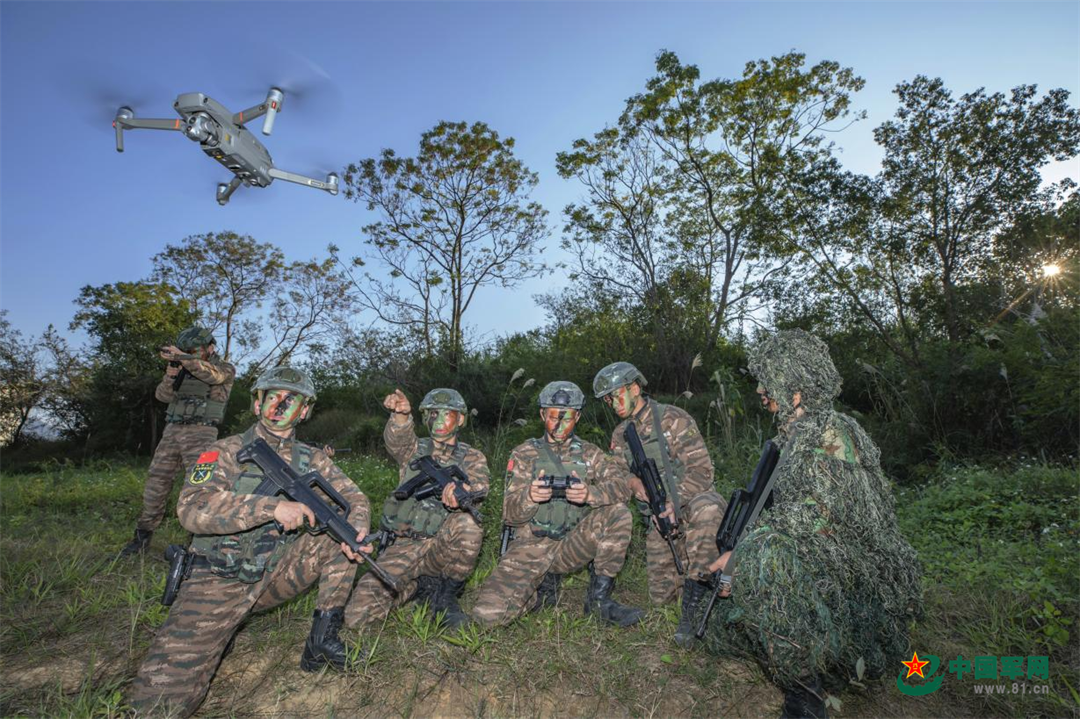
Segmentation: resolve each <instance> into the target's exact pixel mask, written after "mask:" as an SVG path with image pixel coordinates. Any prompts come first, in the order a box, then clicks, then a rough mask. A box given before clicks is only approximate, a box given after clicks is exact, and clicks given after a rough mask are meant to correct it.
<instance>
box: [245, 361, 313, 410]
mask: <svg viewBox="0 0 1080 719" xmlns="http://www.w3.org/2000/svg"><path fill="white" fill-rule="evenodd" d="M269 389H287V390H289V391H290V392H299V393H300V394H302V395H304V397H306V398H307V403H308V404H312V403H313V402H314V401H315V383H314V382H312V381H311V377H309V376H308V373H307V372H305V371H304V370H300V369H295V368H293V367H285V366H282V367H274V368H273V369H268V370H266V371H265V372H263V373H262V374H261V375H259V378H258V379H257V380H255V384H253V385H252V386H251V393H252V394H255V393H256V392H262V391H265V390H269Z"/></svg>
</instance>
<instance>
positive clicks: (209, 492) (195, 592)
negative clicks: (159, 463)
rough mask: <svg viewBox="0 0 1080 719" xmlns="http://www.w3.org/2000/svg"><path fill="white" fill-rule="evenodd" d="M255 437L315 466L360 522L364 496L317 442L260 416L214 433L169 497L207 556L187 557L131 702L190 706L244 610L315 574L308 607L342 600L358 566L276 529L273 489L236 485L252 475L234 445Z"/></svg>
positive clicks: (283, 594)
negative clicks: (242, 428)
mask: <svg viewBox="0 0 1080 719" xmlns="http://www.w3.org/2000/svg"><path fill="white" fill-rule="evenodd" d="M256 437H259V438H262V439H264V440H266V441H267V443H269V444H270V446H271V447H273V448H274V449H275V450H276V451H277V453H278V454H279V455H280V456H281V458H282V459H284V460H286V461H288V462H290V463H291V464H292V465H293V467H294V469H297V471H301V470H306V471H312V470H314V471H318V472H319V473H320V474H322V476H323V477H325V478H326V479H327V480H329V481H330V482H331V483H332V484H333V486H334V488H335V489H337V490H338V491H339V492H340V493H341V494H342V496H343V497H345V499H346V501H348V502H349V504H350V505H351V506H352V512H351V514H350V515H349V520H350V522H351V523H352V524H353V526H355V527H357V529H361V528H366V527H367V526H368V512H369V510H368V501H367V498H366V497H365V496H364V495H363V493H362V492H361V491H360V490H359V489H358V488H357V487H356V485H355V484H353V482H352V480H350V479H349V478H348V477H347V476H346V475H345V474H344V473H343V472H342V471H341V470H340V469H338V468H337V466H335V465H334V463H333V462H332V461H330V459H329V457H327V456H326V455H325V454H324V453H323V452H322V451H321V450H319V449H316V448H314V447H308V446H306V445H303V444H302V443H300V442H297V441H294V440H292V439H288V440H282V439H280V438H278V437H277V436H275V435H274V434H272V433H270V432H269V431H267V430H266V429H265V428H264V427H263V426H262V425H261V424H256V425H255V426H254V427H252V428H251V429H249V430H248V431H247V432H245V433H244V434H243V435H234V436H232V437H227V438H225V439H222V440H220V441H218V442H215V443H213V444H212V445H211V446H210V447H209V448H208V449H207V451H206V452H204V453H203V455H202V456H201V457H199V461H198V462H197V463H195V466H194V467H193V468H192V471H191V473H190V474H189V476H188V478H187V481H186V482H185V484H184V488H183V490H181V492H180V499H179V501H178V503H177V513H178V515H179V517H180V523H181V524H182V525H183V526H184V528H186V529H188V530H189V531H191V532H193V533H194V534H195V538H194V540H193V543H192V550H193V551H194V552H195V553H196V555H197V556H199V557H206V558H205V559H202V560H199V559H196V561H195V562H194V566H193V569H192V572H191V576H190V578H189V579H187V580H186V581H185V582H184V583H183V585H181V588H180V593H179V596H178V597H177V599H176V602H175V603H174V604H173V606H172V608H171V610H170V612H169V616H168V619H166V621H165V624H164V625H163V626H162V627H161V629H160V630H158V633H157V635H156V636H155V638H154V642H153V645H152V646H151V647H150V651H149V653H148V654H147V657H146V659H145V660H144V661H143V663H142V666H141V667H140V668H139V673H138V676H136V678H135V681H134V684H133V686H132V691H131V704H132V705H133V706H134V707H135V708H136V709H137V710H138V711H140V712H144V713H150V712H155V713H156V712H167V713H169V714H175V715H179V716H188V715H190V714H192V713H193V712H194V711H195V710H196V709H197V708H198V706H199V704H200V703H201V702H202V700H203V697H204V696H205V695H206V691H207V689H208V688H209V686H210V680H211V678H212V677H213V675H214V672H215V671H216V670H217V666H218V664H219V662H220V661H221V656H222V654H223V653H224V651H225V648H226V646H228V644H229V641H230V640H231V639H232V637H233V635H234V634H235V633H236V630H237V628H238V627H239V626H240V623H241V622H242V621H243V620H244V618H245V617H247V616H248V615H249V614H250V613H251V612H253V611H259V610H263V609H270V608H271V607H275V606H277V605H279V604H281V603H282V602H285V601H287V600H289V599H291V598H293V597H295V596H297V595H298V594H300V593H301V592H303V591H305V590H306V589H307V588H308V587H310V586H311V585H312V584H314V583H315V582H318V583H319V594H318V598H317V600H316V607H317V609H316V614H317V615H318V614H319V612H320V611H321V610H330V609H332V608H336V607H341V606H343V605H344V604H345V601H346V599H347V598H348V596H349V590H350V589H351V588H352V582H353V579H354V578H355V576H356V570H357V566H356V565H355V564H353V563H352V562H350V561H349V559H348V558H346V557H345V555H344V554H342V552H341V549H340V546H339V545H338V544H337V543H336V542H334V541H333V540H332V539H330V538H329V537H328V536H327V535H318V536H315V535H311V534H308V533H306V532H290V533H287V534H284V535H282V534H279V533H278V531H277V530H276V529H274V528H273V525H272V524H271V522H273V519H274V509H275V508H276V506H277V505H278V503H280V502H281V501H283V500H282V498H281V497H265V496H255V495H251V494H246V493H243V492H237V491H236V490H237V489H238V488H239V484H240V483H241V482H245V481H246V482H247V485H246V486H251V483H252V482H254V481H256V480H258V479H260V478H261V472H260V471H259V470H258V468H257V467H255V466H254V465H247V466H245V465H240V464H239V463H237V461H236V454H237V452H238V451H239V450H240V448H241V447H242V446H244V445H245V444H247V443H248V442H249V441H251V440H252V439H254V438H256ZM302 456H306V458H307V459H306V460H302V459H301V457H302ZM304 464H306V465H307V466H306V467H305V466H304ZM245 478H247V479H245ZM208 550H209V551H208ZM203 552H206V554H203ZM207 555H209V556H207ZM338 611H339V612H340V610H338Z"/></svg>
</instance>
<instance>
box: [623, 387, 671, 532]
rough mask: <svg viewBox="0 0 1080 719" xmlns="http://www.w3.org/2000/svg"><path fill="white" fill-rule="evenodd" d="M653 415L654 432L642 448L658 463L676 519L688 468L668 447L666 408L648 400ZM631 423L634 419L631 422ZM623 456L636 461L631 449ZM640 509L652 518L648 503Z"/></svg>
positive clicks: (639, 505) (639, 504)
mask: <svg viewBox="0 0 1080 719" xmlns="http://www.w3.org/2000/svg"><path fill="white" fill-rule="evenodd" d="M647 401H648V403H649V407H650V409H651V414H652V431H651V432H649V436H647V437H645V436H642V435H641V433H638V436H639V437H641V448H642V449H644V450H645V456H646V457H648V458H649V459H651V460H653V461H654V462H656V468H657V469H658V470H660V476H661V477H663V479H664V490H665V491H666V492H667V495H668V501H669V502H670V503H671V504H672V506H674V507H675V517H676V519H677V518H678V517H679V515H680V514H681V512H682V504H681V502H680V501H679V490H680V489H682V481H683V477H684V476H686V467H685V466H684V465H683V463H682V462H681V461H679V459H678V458H677V457H674V456H672V454H671V448H670V447H669V446H668V443H667V438H666V437H664V432H663V429H662V425H661V424H660V420H661V419H662V418H663V413H664V410H665V409H666V406H665V407H664V408H661V406H660V405H659V404H657V402H656V401H655V400H653V399H649V400H647ZM630 421H631V422H632V421H633V419H631V420H630ZM623 456H625V457H626V462H627V464H632V463H633V461H634V459H633V457H631V456H630V448H629V447H626V448H625V449H624V450H623ZM637 505H638V509H639V510H641V513H642V514H643V515H645V516H651V515H652V512H651V511H650V510H649V504H648V502H641V501H638V503H637ZM651 526H652V525H651V523H650V524H648V525H647V528H651Z"/></svg>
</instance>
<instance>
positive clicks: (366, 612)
mask: <svg viewBox="0 0 1080 719" xmlns="http://www.w3.org/2000/svg"><path fill="white" fill-rule="evenodd" d="M383 406H384V407H386V408H387V409H388V410H390V412H391V415H390V419H389V420H387V422H386V429H385V430H384V431H383V439H384V440H385V442H386V450H387V452H389V453H390V456H391V457H393V458H394V460H395V461H396V462H397V463H398V465H400V468H401V469H400V477H401V481H400V484H399V485H398V490H401V487H402V486H403V485H405V484H406V483H407V482H410V480H412V479H414V478H415V477H416V476H417V475H418V474H419V471H420V470H419V469H418V467H417V462H418V460H420V459H422V458H429V459H432V460H434V461H435V462H436V463H438V464H439V465H440V466H442V467H444V468H446V469H450V468H452V467H458V468H460V470H461V471H462V472H463V473H464V474H465V476H466V477H467V478H468V481H467V482H465V483H464V484H463V485H462V486H461V487H455V486H454V483H450V484H447V485H446V486H445V487H444V488H443V490H442V492H441V494H436V495H435V496H428V497H424V498H422V499H417V498H416V497H414V496H409V497H407V498H403V499H396V498H395V497H394V496H393V495H391V496H390V497H387V499H386V502H385V504H384V505H383V515H382V521H381V522H380V529H382V530H384V531H386V532H388V533H389V534H391V535H393V537H394V539H393V540H392V542H393V543H392V544H391V545H390V546H389V547H386V546H385V545H384V546H383V548H382V549H380V551H379V566H381V567H382V568H383V569H385V570H386V572H387V573H388V574H390V575H391V576H392V577H394V578H395V579H396V580H398V584H399V586H400V587H401V592H400V594H398V595H397V596H394V595H393V594H392V593H391V592H390V590H388V589H387V588H386V587H385V586H383V584H382V583H381V582H380V581H379V580H378V579H377V578H375V577H374V576H366V575H365V576H364V577H361V579H360V582H359V583H358V584H357V585H356V591H354V592H353V596H352V599H350V600H349V606H348V607H347V608H346V610H345V623H346V624H348V625H349V626H350V627H357V626H363V625H365V624H368V623H369V622H374V621H379V620H381V619H383V618H385V617H386V615H387V614H389V612H390V610H391V609H393V608H394V607H395V606H397V605H399V604H402V603H404V602H406V601H408V600H409V599H413V598H416V599H419V598H420V597H419V596H417V588H418V587H419V588H420V590H421V592H423V593H424V594H425V595H426V597H427V598H428V599H430V601H431V608H432V610H434V611H436V612H440V611H441V612H444V620H445V621H446V623H447V624H448V625H449V626H450V627H457V626H459V625H461V624H463V623H465V622H466V621H468V617H467V616H466V615H465V613H464V612H462V611H461V607H460V606H459V605H458V596H460V594H461V591H462V590H463V589H464V588H465V580H466V579H468V577H469V575H470V574H472V571H473V569H475V568H476V560H477V557H479V556H480V544H481V542H482V541H483V539H484V529H483V527H481V526H480V523H479V522H478V521H477V519H476V518H475V516H474V515H476V516H478V515H479V513H478V512H476V511H475V509H474V508H472V507H469V509H471V510H472V512H471V513H470V512H466V511H464V510H465V507H462V506H461V503H460V502H459V501H458V497H457V496H455V490H464V492H465V493H468V494H469V495H471V499H472V500H473V501H476V502H479V501H480V500H481V499H482V498H483V497H484V495H486V494H487V491H488V482H489V479H490V472H489V471H488V466H487V458H486V457H484V453H483V452H481V451H480V450H478V449H474V448H472V447H470V446H469V445H467V444H465V443H464V442H462V441H461V440H459V439H458V437H457V435H458V432H459V431H460V430H461V428H462V426H464V424H465V418H466V416H467V414H468V409H467V408H466V406H465V400H464V399H463V398H462V397H461V395H460V394H459V393H458V392H457V391H456V390H452V389H433V390H431V391H430V392H428V393H427V395H426V396H425V397H424V399H423V401H422V402H421V403H420V412H421V413H422V416H423V417H424V424H426V425H427V428H428V432H429V433H430V435H431V436H430V437H425V438H423V439H417V437H416V432H415V431H414V430H413V423H412V416H411V414H410V412H411V405H410V404H409V400H408V398H407V397H406V396H405V395H404V393H402V391H401V390H395V391H394V393H393V394H391V395H388V396H387V397H386V399H385V400H384V401H383Z"/></svg>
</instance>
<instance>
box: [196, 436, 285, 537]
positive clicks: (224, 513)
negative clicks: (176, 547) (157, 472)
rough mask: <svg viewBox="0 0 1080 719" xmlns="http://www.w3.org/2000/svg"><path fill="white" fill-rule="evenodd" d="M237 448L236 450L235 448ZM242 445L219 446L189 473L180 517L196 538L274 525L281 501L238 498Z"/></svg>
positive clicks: (209, 452) (269, 498) (235, 442)
mask: <svg viewBox="0 0 1080 719" xmlns="http://www.w3.org/2000/svg"><path fill="white" fill-rule="evenodd" d="M234 445H235V446H234ZM239 449H240V444H239V441H235V439H234V441H233V442H232V443H229V442H226V441H224V440H223V441H220V442H215V443H214V444H212V445H210V448H209V449H208V450H207V451H205V452H203V453H202V455H200V456H199V459H198V461H197V462H196V463H195V465H194V466H193V467H191V469H190V471H189V472H188V476H187V479H185V480H184V488H183V489H181V490H180V497H179V499H177V501H176V514H177V516H178V517H179V518H180V524H181V525H182V526H183V527H184V529H186V530H188V531H189V532H191V533H193V534H235V533H236V532H243V531H245V530H248V529H251V528H253V527H258V526H259V525H262V524H266V523H267V522H271V521H273V519H274V510H275V509H276V508H277V506H278V504H279V503H281V501H282V499H281V498H280V497H262V496H257V495H252V494H236V493H235V492H233V483H234V482H235V478H236V476H237V475H238V474H240V465H239V464H237V462H236V453H237V451H239Z"/></svg>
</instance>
